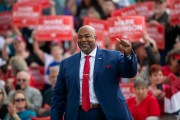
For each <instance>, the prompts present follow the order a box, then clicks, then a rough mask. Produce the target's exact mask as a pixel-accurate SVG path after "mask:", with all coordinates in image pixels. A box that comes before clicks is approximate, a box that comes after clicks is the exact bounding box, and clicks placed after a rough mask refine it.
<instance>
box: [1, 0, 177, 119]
mask: <svg viewBox="0 0 180 120" xmlns="http://www.w3.org/2000/svg"><path fill="white" fill-rule="evenodd" d="M49 1H50V3H51V6H50V8H49V9H44V10H43V14H44V15H55V14H56V15H72V16H73V17H74V31H72V34H73V39H72V40H68V41H66V40H65V41H56V40H52V41H48V42H47V41H38V40H36V38H35V33H36V31H34V30H33V28H31V27H29V28H28V27H24V28H20V27H18V26H16V25H12V29H10V30H7V31H1V30H0V120H1V119H2V120H30V119H31V118H33V117H47V116H50V110H51V96H52V91H53V88H54V86H55V83H56V80H57V76H58V73H59V69H61V67H60V64H61V61H62V60H63V59H65V58H68V57H69V56H71V55H74V54H75V53H78V52H79V49H78V47H77V42H76V39H77V36H76V35H77V34H76V32H77V30H78V29H79V28H80V27H81V26H82V25H83V19H84V17H90V18H94V19H102V20H106V19H108V18H109V17H110V16H111V13H112V12H113V11H115V10H118V9H121V8H123V7H126V6H129V5H132V4H136V3H139V2H144V1H150V0H114V1H113V0H49ZM151 1H154V2H155V7H154V14H153V16H151V17H150V18H149V19H148V20H147V22H148V23H150V24H156V23H160V24H163V25H164V27H165V49H163V50H159V49H158V48H157V44H156V42H155V40H153V39H152V38H151V37H150V36H149V35H148V33H147V32H144V34H143V36H142V41H143V42H135V43H132V48H133V51H134V53H135V54H136V57H137V60H138V72H137V75H136V76H135V77H134V78H132V79H126V78H120V79H119V80H120V83H133V84H134V90H135V96H134V97H132V98H129V99H127V101H126V103H127V106H128V108H129V110H130V112H131V114H132V116H133V118H134V120H145V119H148V118H149V119H151V117H154V116H155V117H157V119H158V118H163V116H164V115H167V114H168V115H173V116H175V115H176V114H178V113H179V112H180V104H179V102H178V101H179V100H180V99H179V97H178V96H176V95H179V94H178V92H180V82H179V81H180V36H179V35H180V26H179V25H171V24H170V22H169V10H168V7H167V4H166V0H151ZM15 3H16V0H0V12H4V11H11V10H12V9H13V5H14V4H15ZM105 49H111V50H119V51H122V50H121V48H120V47H119V46H117V44H116V43H111V41H110V40H109V39H108V38H106V40H105ZM107 59H108V58H107ZM40 67H43V70H44V72H43V82H42V84H41V86H40V87H39V86H37V81H36V79H35V78H37V77H41V76H33V73H32V72H30V71H31V70H30V69H31V68H38V69H39V68H40ZM112 102H113V101H112ZM153 119H154V118H153ZM164 119H166V118H164ZM170 119H172V118H170Z"/></svg>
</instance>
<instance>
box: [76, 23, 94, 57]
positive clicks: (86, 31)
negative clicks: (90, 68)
mask: <svg viewBox="0 0 180 120" xmlns="http://www.w3.org/2000/svg"><path fill="white" fill-rule="evenodd" d="M78 46H79V48H80V49H81V50H82V52H83V53H85V54H87V55H88V54H90V53H91V52H92V51H93V50H94V49H95V47H96V33H95V29H94V28H93V27H91V26H88V25H86V26H83V27H81V28H80V29H79V31H78Z"/></svg>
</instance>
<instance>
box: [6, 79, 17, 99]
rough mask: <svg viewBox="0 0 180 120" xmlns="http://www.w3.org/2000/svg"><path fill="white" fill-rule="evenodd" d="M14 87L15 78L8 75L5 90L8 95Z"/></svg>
mask: <svg viewBox="0 0 180 120" xmlns="http://www.w3.org/2000/svg"><path fill="white" fill-rule="evenodd" d="M14 89H15V85H14V78H13V77H7V78H6V80H5V90H6V93H7V95H8V94H9V93H10V92H11V91H12V90H14Z"/></svg>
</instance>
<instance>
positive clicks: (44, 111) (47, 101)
mask: <svg viewBox="0 0 180 120" xmlns="http://www.w3.org/2000/svg"><path fill="white" fill-rule="evenodd" d="M49 72H50V74H49V79H50V81H51V88H49V89H47V90H46V91H45V92H44V95H43V100H44V105H43V108H40V109H39V110H38V115H39V116H49V115H50V110H51V109H50V108H51V96H52V90H53V89H54V86H55V84H56V80H57V76H58V73H59V66H58V65H57V66H52V67H50V68H49Z"/></svg>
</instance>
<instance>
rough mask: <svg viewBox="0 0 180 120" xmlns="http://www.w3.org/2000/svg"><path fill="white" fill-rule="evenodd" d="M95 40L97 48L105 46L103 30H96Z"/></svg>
mask: <svg viewBox="0 0 180 120" xmlns="http://www.w3.org/2000/svg"><path fill="white" fill-rule="evenodd" d="M96 36H97V40H96V44H97V46H98V47H99V48H105V35H104V32H99V31H98V32H96Z"/></svg>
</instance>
